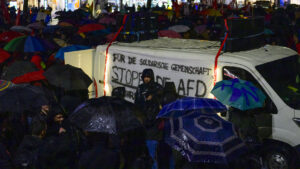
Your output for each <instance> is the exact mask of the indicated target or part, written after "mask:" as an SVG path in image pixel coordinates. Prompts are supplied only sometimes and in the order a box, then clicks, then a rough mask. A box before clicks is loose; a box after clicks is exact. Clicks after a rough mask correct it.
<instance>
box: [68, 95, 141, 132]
mask: <svg viewBox="0 0 300 169" xmlns="http://www.w3.org/2000/svg"><path fill="white" fill-rule="evenodd" d="M137 113H138V112H137V109H136V108H135V106H134V104H132V103H130V102H128V101H125V100H124V99H120V98H117V97H107V96H103V97H100V98H96V99H90V100H88V101H86V102H84V103H83V104H81V105H80V106H78V107H77V108H76V110H75V111H74V112H73V113H72V114H71V115H70V117H69V118H70V121H71V122H72V123H74V124H75V125H77V126H78V127H79V128H81V129H83V130H84V131H89V132H101V133H109V134H121V133H124V132H128V131H131V130H134V129H137V128H141V127H142V124H141V123H140V121H139V120H138V119H137V117H136V114H137Z"/></svg>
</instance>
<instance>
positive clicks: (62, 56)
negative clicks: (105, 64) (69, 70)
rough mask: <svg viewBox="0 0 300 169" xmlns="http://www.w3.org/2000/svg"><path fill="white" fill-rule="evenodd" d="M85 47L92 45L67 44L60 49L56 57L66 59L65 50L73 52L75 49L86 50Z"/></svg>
mask: <svg viewBox="0 0 300 169" xmlns="http://www.w3.org/2000/svg"><path fill="white" fill-rule="evenodd" d="M85 49H90V47H89V46H82V45H72V46H66V47H63V48H60V49H59V50H58V52H57V53H56V55H55V58H59V59H62V60H65V52H73V51H78V50H85Z"/></svg>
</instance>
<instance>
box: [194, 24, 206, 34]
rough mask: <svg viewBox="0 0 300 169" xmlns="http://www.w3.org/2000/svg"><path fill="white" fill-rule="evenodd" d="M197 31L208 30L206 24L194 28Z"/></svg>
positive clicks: (199, 32)
mask: <svg viewBox="0 0 300 169" xmlns="http://www.w3.org/2000/svg"><path fill="white" fill-rule="evenodd" d="M194 30H195V32H196V33H198V34H201V33H203V32H204V31H205V30H206V25H199V26H196V27H195V28H194Z"/></svg>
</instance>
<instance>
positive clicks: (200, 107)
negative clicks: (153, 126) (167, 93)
mask: <svg viewBox="0 0 300 169" xmlns="http://www.w3.org/2000/svg"><path fill="white" fill-rule="evenodd" d="M195 110H197V111H201V112H205V113H217V112H226V111H227V108H226V106H225V105H223V104H222V103H221V102H219V101H218V100H215V99H208V98H197V97H184V98H182V99H178V100H176V101H174V102H172V103H169V104H167V105H165V106H164V107H163V108H162V109H161V111H160V112H159V113H158V115H157V117H158V118H161V117H163V118H170V117H174V118H176V117H180V116H184V115H185V114H186V113H188V112H190V111H195Z"/></svg>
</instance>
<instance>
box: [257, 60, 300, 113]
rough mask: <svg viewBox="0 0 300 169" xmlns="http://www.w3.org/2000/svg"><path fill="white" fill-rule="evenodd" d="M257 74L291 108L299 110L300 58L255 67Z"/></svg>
mask: <svg viewBox="0 0 300 169" xmlns="http://www.w3.org/2000/svg"><path fill="white" fill-rule="evenodd" d="M256 69H257V70H258V72H259V73H260V74H261V75H262V76H263V77H264V78H265V80H266V81H267V82H268V83H269V84H270V86H272V88H273V89H274V91H275V92H276V93H277V94H278V95H279V97H280V98H281V99H282V100H283V101H284V102H285V103H286V104H287V105H289V106H290V107H291V108H294V109H298V110H299V109H300V102H299V100H300V57H299V55H293V56H289V57H285V58H282V59H279V60H275V61H272V62H268V63H264V64H261V65H258V66H256Z"/></svg>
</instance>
